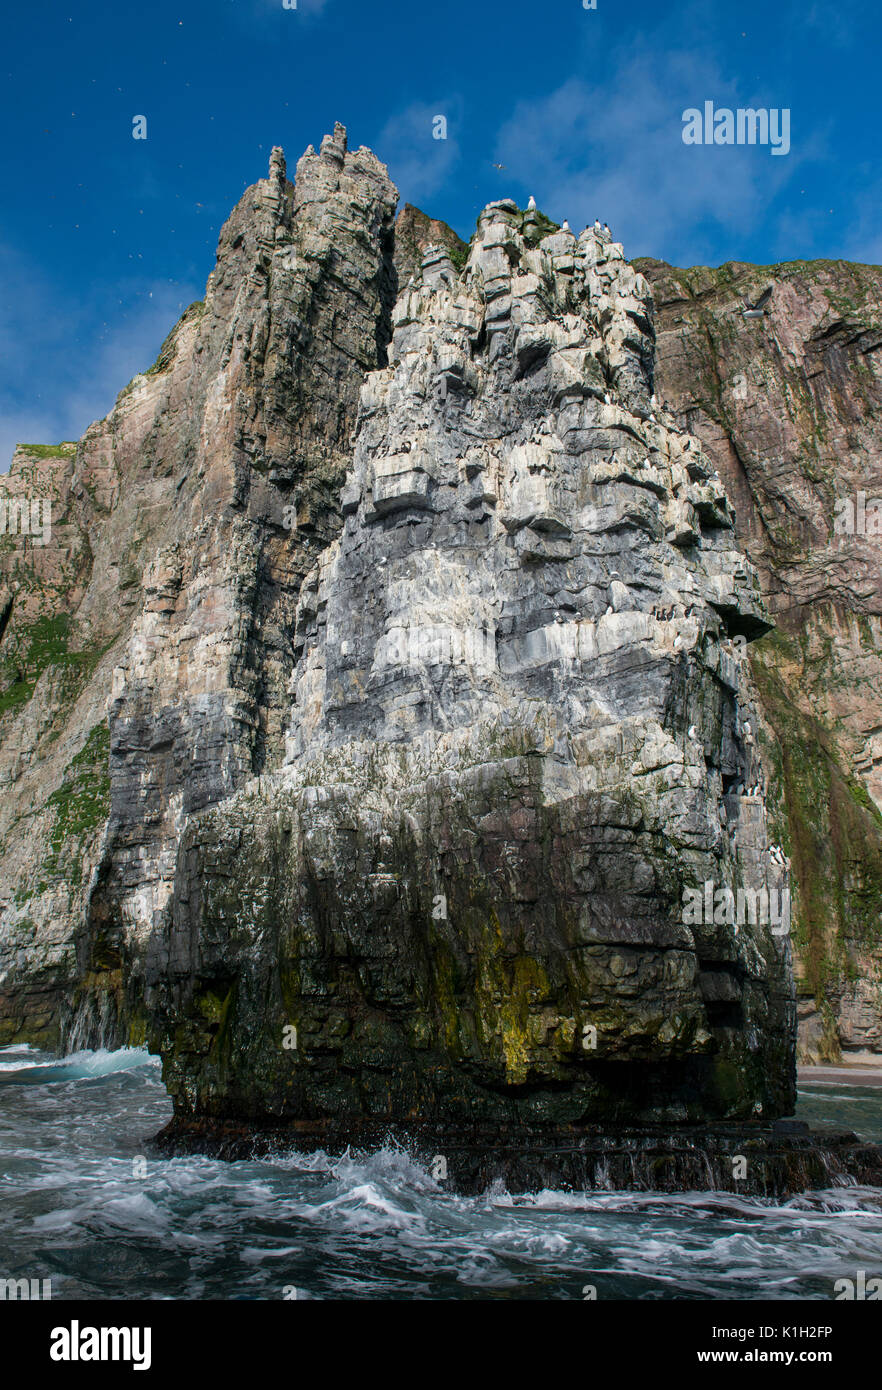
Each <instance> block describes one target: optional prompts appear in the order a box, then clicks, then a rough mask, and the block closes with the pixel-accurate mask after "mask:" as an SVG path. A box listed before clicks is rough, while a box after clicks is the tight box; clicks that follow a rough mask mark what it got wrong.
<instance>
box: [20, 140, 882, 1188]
mask: <svg viewBox="0 0 882 1390" xmlns="http://www.w3.org/2000/svg"><path fill="white" fill-rule="evenodd" d="M396 202H397V192H396V190H395V189H394V187H393V185H392V184H391V183H390V182H389V179H388V176H387V173H386V170H385V168H384V167H383V165H382V164H380V163H379V161H378V160H377V159H376V158H375V157H374V156H373V155H372V154H371V153H370V151H368V150H364V149H360V150H358V151H355V152H353V151H350V150H349V149H348V145H347V139H346V132H345V131H344V130H343V128H342V127H340V126H338V127H337V128H336V129H335V132H334V134H333V135H329V136H326V137H325V139H324V141H323V142H322V146H321V151H320V152H319V153H318V154H317V153H316V152H315V151H314V150H312V148H310V150H308V151H307V153H306V155H304V157H303V158H302V159H301V161H300V163H299V164H298V168H297V176H296V180H295V182H294V183H293V184H292V183H290V182H289V181H288V179H287V173H286V168H285V162H284V158H283V156H282V154H281V151H278V150H276V151H274V152H273V156H272V160H271V164H270V171H269V178H268V179H265V180H262V181H261V182H260V183H258V184H257V185H256V186H255V187H254V188H253V189H249V190H248V191H247V192H246V193H245V194H244V195H243V198H242V199H241V201H240V203H239V205H238V207H237V208H236V209H235V211H234V212H233V214H232V215H231V218H230V219H229V221H228V222H227V224H226V226H225V227H224V229H223V231H222V233H221V238H220V246H219V251H218V262H217V266H216V268H215V270H214V271H213V272H212V275H211V277H210V279H209V283H208V287H207V290H206V297H205V301H204V302H203V303H201V304H199V305H194V306H192V307H191V309H190V310H188V311H187V314H185V315H184V318H183V319H182V320H181V322H180V323H179V324H178V325H177V327H176V329H175V330H174V331H173V333H172V334H171V335H170V337H169V339H168V340H167V342H166V344H165V345H164V347H163V350H162V352H161V353H160V357H159V359H158V361H157V363H156V364H155V366H154V368H152V369H151V371H150V372H148V373H145V374H144V375H143V376H141V377H138V378H135V380H134V382H132V383H131V384H130V386H129V387H127V388H126V390H125V391H124V392H123V393H122V394H121V396H120V398H119V400H118V402H117V405H116V408H115V411H114V413H113V415H112V416H111V417H109V420H108V421H105V422H101V423H98V424H96V425H93V426H92V427H91V428H90V430H89V431H88V432H87V434H86V436H85V438H84V440H83V441H81V443H80V444H79V445H78V446H76V449H75V450H73V452H71V451H70V449H69V448H68V446H65V452H63V454H62V455H61V456H60V457H59V458H53V460H52V464H51V467H52V469H53V470H54V472H53V475H52V476H53V479H54V486H55V487H56V489H57V490H58V492H59V495H60V496H61V495H63V497H64V499H65V506H66V507H67V508H68V511H67V513H66V516H67V518H68V522H69V527H70V533H69V536H68V544H67V547H66V551H65V554H66V555H69V556H71V557H73V559H72V560H70V562H69V567H70V574H69V576H68V578H67V579H66V580H65V581H64V582H62V579H63V576H62V575H61V574H60V571H59V563H60V562H57V563H54V564H53V563H50V561H49V560H48V559H47V560H45V561H44V562H43V566H44V571H45V572H44V573H41V574H39V575H30V576H29V577H27V583H26V582H25V577H24V576H23V574H22V572H21V570H20V569H18V568H16V567H15V566H13V565H12V563H11V561H10V563H9V566H8V568H7V569H5V570H4V577H5V581H6V595H7V596H6V598H5V600H4V602H5V603H6V604H7V605H8V611H7V635H6V636H4V637H3V638H2V645H3V646H5V647H6V648H7V650H8V651H9V652H15V653H22V654H23V655H22V656H21V657H20V658H18V660H17V662H16V661H15V660H13V661H11V664H10V667H9V670H10V673H12V671H13V667H15V674H16V679H17V680H18V685H16V684H15V682H13V683H12V684H11V685H10V687H9V688H10V691H11V692H13V693H12V694H11V695H10V697H9V699H8V700H7V702H6V705H5V707H4V712H3V713H0V736H2V739H3V743H2V769H0V770H2V772H3V775H4V777H5V778H6V782H7V785H8V786H9V788H10V795H9V798H8V804H7V805H6V806H5V807H4V808H3V812H2V814H3V817H5V820H3V822H2V823H0V836H2V837H3V839H2V852H3V854H4V862H5V864H6V867H7V882H8V884H9V885H10V887H9V888H8V891H7V896H6V901H5V902H4V903H3V904H2V915H0V1030H2V1033H0V1036H2V1037H3V1039H4V1040H22V1041H24V1040H28V1039H30V1038H32V1037H39V1038H40V1039H41V1040H45V1039H47V1038H48V1039H51V1038H52V1037H53V1036H55V1037H60V1038H61V1039H62V1040H63V1042H64V1044H65V1045H66V1046H68V1047H73V1046H77V1045H83V1044H85V1045H95V1044H96V1043H98V1042H102V1043H105V1044H118V1043H120V1042H125V1041H130V1042H135V1043H141V1042H143V1041H145V1040H146V1042H147V1044H148V1046H149V1047H150V1048H151V1050H153V1051H155V1052H157V1053H158V1054H159V1055H160V1056H161V1058H162V1062H163V1077H164V1080H165V1083H166V1086H167V1088H168V1091H169V1093H170V1095H171V1096H172V1099H173V1101H174V1107H175V1117H174V1119H173V1120H172V1122H171V1124H170V1125H169V1126H168V1128H167V1129H166V1130H165V1131H164V1132H163V1135H162V1136H160V1140H159V1142H160V1144H161V1145H162V1147H164V1148H165V1149H167V1150H168V1149H171V1150H173V1151H184V1150H193V1149H196V1150H199V1151H204V1152H210V1153H216V1154H219V1155H221V1156H224V1157H229V1158H235V1157H241V1156H245V1155H246V1154H253V1153H260V1152H268V1151H271V1150H274V1149H276V1148H278V1147H279V1146H286V1145H291V1144H295V1145H299V1146H301V1147H306V1148H315V1147H325V1148H328V1149H339V1148H342V1147H345V1146H346V1145H354V1146H375V1145H378V1144H383V1143H386V1142H388V1141H389V1140H390V1138H391V1139H393V1140H395V1141H398V1142H401V1143H406V1144H408V1145H409V1146H410V1147H412V1148H413V1149H414V1151H416V1152H418V1153H421V1154H423V1155H425V1157H426V1158H427V1161H429V1162H430V1163H431V1164H432V1165H433V1171H436V1170H437V1175H438V1176H439V1181H442V1182H446V1183H448V1184H449V1185H450V1186H451V1187H452V1188H454V1189H456V1190H461V1191H479V1190H483V1188H484V1187H486V1186H487V1185H489V1184H491V1183H493V1182H495V1181H498V1180H501V1181H504V1182H505V1183H506V1184H507V1185H508V1186H509V1188H510V1189H511V1190H517V1189H520V1188H533V1187H537V1186H538V1187H544V1186H548V1187H559V1186H572V1187H589V1188H590V1187H619V1186H627V1187H631V1186H633V1187H639V1188H645V1189H647V1190H659V1191H671V1190H682V1189H684V1188H694V1187H713V1188H721V1189H727V1190H733V1191H742V1192H754V1193H760V1194H765V1195H770V1196H773V1195H781V1194H783V1193H787V1192H791V1191H797V1190H801V1189H803V1188H806V1187H811V1186H825V1185H828V1184H830V1183H835V1182H862V1183H874V1184H878V1183H880V1182H882V1151H880V1150H879V1149H878V1148H877V1147H875V1146H873V1145H866V1144H861V1143H859V1142H858V1140H856V1139H855V1138H854V1136H848V1135H842V1134H832V1133H831V1134H829V1135H826V1136H815V1135H810V1134H808V1133H807V1132H806V1131H805V1130H804V1128H802V1127H799V1126H794V1125H793V1124H790V1125H788V1124H787V1123H786V1122H785V1123H784V1124H783V1125H782V1124H781V1123H779V1121H780V1119H781V1117H782V1116H787V1115H789V1114H791V1113H792V1111H793V1108H794V1104H795V1076H796V1043H797V995H796V989H795V984H794V962H793V958H792V951H791V935H790V914H789V895H790V886H791V863H792V860H791V857H790V856H789V854H788V853H785V852H782V851H781V850H780V849H779V847H778V842H779V841H780V840H781V839H782V831H781V829H780V817H781V815H782V814H783V813H782V812H781V809H780V805H781V796H780V792H779V791H778V786H779V782H780V779H781V776H782V771H781V768H782V758H783V759H784V760H785V765H787V764H786V757H787V750H786V749H784V750H783V752H782V745H781V743H780V742H776V737H777V735H778V734H780V733H781V730H782V729H783V727H784V725H783V722H782V721H783V715H781V717H780V718H778V714H779V713H780V712H779V711H778V707H777V706H776V707H775V710H776V711H778V712H777V713H769V708H770V707H769V706H768V699H769V696H768V691H769V690H770V689H771V688H772V687H771V685H770V681H771V680H772V677H770V676H769V674H768V673H769V669H770V667H769V663H770V661H772V658H771V657H768V656H767V657H764V658H763V660H762V661H761V662H759V663H757V662H756V661H755V660H753V659H752V656H751V651H752V649H753V648H754V647H756V646H757V645H758V644H759V645H760V646H761V647H763V650H764V651H766V652H770V651H771V652H774V651H776V650H777V648H775V647H774V646H772V645H770V644H772V643H774V641H776V640H777V638H776V626H775V621H774V616H773V614H772V612H771V605H770V603H769V602H768V601H767V600H768V597H769V593H768V585H766V587H765V590H764V575H765V574H766V573H767V572H768V567H767V569H766V570H765V571H763V572H762V573H761V572H760V570H759V569H758V568H756V567H755V566H754V564H753V563H752V561H751V559H750V558H748V554H747V553H746V552H745V543H744V540H743V537H742V536H740V535H739V531H738V529H737V528H738V524H739V523H738V517H737V515H736V511H735V510H734V509H733V500H732V488H731V486H730V485H729V484H730V480H729V479H728V478H724V476H722V474H724V473H725V469H723V470H722V472H721V469H720V467H719V460H718V459H717V457H716V454H715V453H714V451H713V449H712V447H711V445H712V444H713V443H714V441H713V440H710V442H708V440H705V439H704V438H703V437H702V436H701V435H700V433H698V432H695V433H693V432H691V430H690V429H689V428H688V424H689V421H688V419H687V418H686V416H685V413H684V408H681V406H682V403H680V404H679V405H677V408H674V405H671V406H670V408H669V405H666V404H665V403H664V402H663V400H662V399H661V397H660V394H659V387H658V384H657V380H656V377H657V373H658V370H659V368H658V361H657V345H656V305H655V302H654V299H653V292H652V287H651V284H650V278H652V279H653V281H654V282H656V281H658V277H659V271H658V268H657V263H653V264H652V266H651V267H650V268H649V269H651V272H652V273H651V277H650V278H647V274H645V273H644V271H643V270H641V269H640V268H637V267H635V266H634V265H631V264H629V262H628V261H626V260H625V258H624V253H623V248H622V247H621V245H620V244H618V243H616V242H615V241H613V240H612V239H611V238H610V237H609V236H608V235H607V234H606V233H605V232H595V231H594V230H593V229H591V228H586V229H585V231H584V232H582V234H581V235H579V236H575V235H574V234H573V233H572V232H571V231H570V230H569V229H568V227H567V226H566V225H564V226H563V227H558V226H557V225H556V224H554V223H552V222H550V221H549V220H548V219H547V218H545V217H544V216H543V215H542V214H541V213H539V212H537V211H535V210H532V209H529V210H527V211H524V210H522V209H520V208H518V207H517V206H516V205H515V204H514V203H513V202H510V201H508V200H502V201H499V202H495V203H492V204H490V205H489V206H488V207H486V208H485V209H484V211H483V212H482V214H481V216H480V218H479V219H478V225H477V230H476V232H475V235H474V237H473V238H472V240H471V243H470V244H469V245H468V246H466V245H465V244H464V243H462V242H461V241H460V240H459V238H458V237H457V236H456V234H455V233H454V232H453V231H452V230H451V229H450V228H449V227H447V226H446V224H444V223H443V222H437V221H431V220H430V219H429V218H427V217H426V216H425V215H424V214H422V213H420V212H419V211H418V210H416V209H414V208H411V207H409V206H408V207H406V208H405V209H404V211H403V212H402V214H401V215H400V217H399V219H398V223H397V224H396V223H395V220H394V210H395V206H396ZM669 394H671V395H673V394H674V393H673V390H671V391H670V392H669ZM705 433H707V432H705ZM25 463H27V466H28V467H35V466H37V464H38V463H39V460H38V459H37V456H36V455H34V454H33V453H31V454H29V455H28V456H27V459H24V458H22V459H19V463H18V467H19V469H21V468H23V467H24V464H25ZM47 466H48V465H47ZM65 470H67V471H65ZM148 503H149V505H147V504H148ZM108 532H112V533H113V535H114V550H113V555H114V556H115V559H113V561H112V563H111V560H110V556H109V553H105V554H104V557H103V558H104V567H103V568H99V567H98V566H97V562H96V561H95V560H94V559H93V560H92V561H91V562H90V559H89V557H90V556H95V554H96V552H99V553H100V547H101V546H102V545H106V544H107V534H108ZM7 558H8V557H4V560H5V559H7ZM50 584H51V585H54V589H53V592H56V591H57V592H58V593H59V594H60V595H61V596H62V598H63V602H64V605H65V614H66V617H65V641H66V647H65V652H73V653H76V655H77V658H78V661H77V662H75V663H74V668H75V669H74V675H75V678H76V685H75V687H74V686H71V687H70V688H71V689H72V690H73V691H74V696H73V698H74V700H75V705H74V710H75V713H76V717H74V715H72V714H71V704H70V698H68V699H67V702H66V703H65V701H64V699H63V698H62V695H61V694H60V693H59V689H60V687H59V681H60V677H59V676H57V675H55V674H54V673H55V671H56V670H57V667H58V665H59V662H58V661H55V662H53V661H51V660H47V662H46V663H45V664H44V667H43V668H42V670H37V669H36V668H35V669H34V670H33V671H32V670H31V669H30V667H29V666H28V665H27V662H26V661H25V660H24V656H25V655H26V652H27V650H28V647H27V643H28V641H29V640H30V639H29V637H28V634H29V632H30V631H31V628H32V626H33V623H34V622H35V621H36V619H35V616H34V613H33V612H32V609H33V606H34V604H35V603H38V600H39V595H40V594H41V593H45V592H48V586H49V585H50ZM65 585H66V586H67V587H65ZM41 586H42V587H41ZM35 593H36V595H37V598H36V599H35V598H34V594H35ZM59 602H61V599H59ZM28 605H30V607H29V606H28ZM10 615H11V616H10ZM781 640H783V639H781ZM788 640H789V639H788ZM10 644H11V645H10ZM763 644H765V645H764V646H763ZM67 664H68V665H70V662H69V661H68V663H67ZM74 675H71V676H69V677H68V679H69V680H71V681H72V680H73V679H74ZM22 682H24V683H25V685H26V686H27V688H26V689H24V690H23V691H22V690H20V689H19V687H20V686H21V684H22ZM16 690H18V691H19V693H18V694H15V693H14V692H15V691H16ZM763 700H766V701H767V703H766V705H764V704H763ZM23 720H26V721H27V723H26V724H23V723H21V721H23ZM776 720H777V722H776ZM2 721H5V722H2ZM41 730H42V731H43V732H42V734H41V733H40V731H41ZM35 731H36V738H37V742H36V745H34V746H35V747H36V749H37V755H31V754H30V753H28V752H27V751H25V743H24V734H25V733H27V734H28V735H29V736H31V738H32V739H33V737H34V736H35ZM44 734H45V736H46V740H47V741H46V747H45V750H44V751H45V757H42V754H41V745H40V738H41V737H43V735H44ZM50 735H51V739H50ZM782 737H783V735H782ZM102 738H103V739H104V741H103V742H102ZM50 743H51V747H50ZM41 758H42V760H41ZM789 785H790V784H789V783H788V786H789ZM788 796H789V800H787V805H788V806H789V807H790V808H791V810H792V808H793V796H792V795H789V793H788ZM26 798H27V801H26V800H25V799H26ZM77 798H79V800H78V801H77ZM75 801H76V805H75V804H74V802H75ZM866 801H867V804H866V806H862V808H861V814H862V815H865V816H866V817H868V818H869V819H868V821H867V826H868V827H869V825H870V821H873V817H874V815H878V813H876V812H875V811H874V803H873V802H872V799H871V796H870V795H869V794H867V796H866ZM80 803H82V804H80ZM796 814H797V813H796V811H795V810H792V815H793V816H795V815H796ZM776 818H777V819H776ZM791 823H792V817H791ZM873 824H875V821H873ZM867 833H868V834H869V833H870V830H869V828H868V829H867ZM791 844H792V839H790V840H787V845H788V846H789V845H791ZM65 852H66V853H69V854H70V853H73V854H75V855H76V856H77V860H78V878H77V882H76V884H74V885H71V883H70V882H67V881H63V880H62V876H61V875H60V873H59V872H58V869H57V866H58V862H59V858H58V856H59V854H61V853H65ZM53 856H54V857H53ZM843 872H845V870H844V869H843ZM813 939H814V938H813ZM800 969H801V970H802V969H803V968H802V966H801V965H800ZM803 976H804V970H803V975H802V976H801V978H802V977H803ZM871 1031H872V1030H871ZM742 1168H743V1171H742Z"/></svg>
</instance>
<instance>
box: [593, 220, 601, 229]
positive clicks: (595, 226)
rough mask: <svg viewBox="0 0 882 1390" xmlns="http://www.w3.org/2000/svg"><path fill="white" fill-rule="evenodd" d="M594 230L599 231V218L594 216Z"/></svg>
mask: <svg viewBox="0 0 882 1390" xmlns="http://www.w3.org/2000/svg"><path fill="white" fill-rule="evenodd" d="M594 230H595V232H599V231H600V218H599V217H595V219H594Z"/></svg>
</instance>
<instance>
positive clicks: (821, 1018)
mask: <svg viewBox="0 0 882 1390" xmlns="http://www.w3.org/2000/svg"><path fill="white" fill-rule="evenodd" d="M639 264H640V266H641V268H642V269H643V271H644V273H645V274H646V275H647V276H648V278H649V280H650V282H651V284H652V287H653V293H654V297H655V303H656V310H657V328H658V359H657V369H656V370H657V382H658V388H657V389H658V391H659V394H660V395H661V396H662V397H664V398H665V399H666V400H667V401H668V403H669V404H670V405H671V407H672V409H673V410H674V411H675V412H676V413H677V415H678V417H679V418H680V419H681V420H682V421H683V423H684V424H687V425H688V427H689V428H690V429H692V430H694V431H695V433H696V434H697V435H698V436H699V437H700V439H701V440H702V443H703V445H704V447H705V448H706V450H707V452H708V454H709V456H710V457H711V458H712V459H713V460H714V463H715V464H716V466H717V468H718V469H719V472H720V475H721V477H722V478H723V479H724V481H725V484H726V490H727V492H728V494H729V497H730V498H731V499H732V502H733V504H734V507H735V511H736V515H737V529H738V535H739V539H740V541H741V543H742V545H743V546H744V548H745V550H746V552H747V554H748V555H749V556H750V557H751V559H752V560H753V562H754V564H755V565H756V566H757V569H758V571H759V574H760V577H761V581H762V587H763V592H764V594H765V596H766V600H767V602H768V605H769V609H770V611H771V613H772V615H773V616H774V619H775V623H776V631H775V632H774V633H770V634H769V635H768V636H767V637H765V638H764V639H763V640H762V641H761V642H758V643H757V644H756V645H755V646H754V647H753V648H752V649H751V664H752V668H753V672H754V676H755V678H756V681H757V683H758V686H759V689H760V693H761V705H762V711H763V716H764V737H765V746H766V749H767V763H768V765H767V771H768V774H769V782H768V798H769V804H770V810H771V817H772V825H773V833H774V836H775V838H777V839H778V840H780V841H781V842H782V843H783V845H784V847H785V848H786V850H787V852H788V853H789V855H790V858H791V864H792V870H793V887H794V929H795V930H794V939H795V946H796V951H797V959H798V976H799V981H800V992H801V993H802V995H803V1000H802V1002H801V1005H800V1012H801V1015H802V1018H803V1023H802V1028H801V1041H802V1047H803V1051H804V1053H805V1054H806V1055H807V1056H809V1057H812V1056H814V1057H821V1058H823V1059H835V1058H836V1057H837V1056H838V1054H839V1050H840V1047H842V1048H845V1049H846V1050H851V1051H861V1050H872V1051H876V1052H878V1051H880V1050H882V817H880V815H879V808H880V807H882V718H880V710H882V657H880V650H882V641H880V638H882V626H880V616H882V550H880V547H882V534H875V533H874V531H875V528H874V526H873V524H872V522H871V523H870V525H869V526H866V527H865V528H864V529H863V532H862V531H861V529H860V528H859V526H856V528H855V533H854V534H848V533H847V532H845V531H840V532H837V530H836V527H835V523H836V518H837V516H839V515H843V514H844V512H845V509H844V506H843V504H844V503H845V502H846V501H848V500H850V501H851V504H852V506H853V508H854V510H855V513H857V494H858V493H859V492H864V493H865V494H866V498H867V499H873V498H880V497H882V455H880V449H879V439H880V420H882V351H880V349H882V271H880V270H879V269H878V268H876V267H873V266H860V265H848V264H845V263H843V262H823V263H817V264H806V263H801V262H797V263H794V264H792V265H782V266H771V267H767V268H758V267H754V266H744V265H738V264H734V265H728V266H723V267H722V268H721V269H720V270H707V269H704V268H699V269H693V270H689V271H682V270H675V269H673V268H672V267H670V266H667V265H664V264H663V263H661V262H651V261H650V262H640V263H639ZM767 286H772V287H773V293H772V296H771V299H770V301H769V303H768V305H767V311H766V314H765V316H764V317H762V318H761V319H758V320H757V319H753V320H750V319H745V318H744V317H743V315H742V313H741V309H742V298H741V297H742V296H746V297H748V298H750V299H751V300H753V299H754V298H755V297H756V295H757V294H759V293H760V292H761V291H762V290H763V289H765V288H766V287H767ZM855 520H856V522H857V520H858V517H857V515H856V517H855Z"/></svg>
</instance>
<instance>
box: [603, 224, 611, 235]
mask: <svg viewBox="0 0 882 1390" xmlns="http://www.w3.org/2000/svg"><path fill="white" fill-rule="evenodd" d="M603 230H604V231H605V232H606V234H607V236H612V232H611V231H610V229H609V227H608V226H607V225H606V223H605V222H604V224H603Z"/></svg>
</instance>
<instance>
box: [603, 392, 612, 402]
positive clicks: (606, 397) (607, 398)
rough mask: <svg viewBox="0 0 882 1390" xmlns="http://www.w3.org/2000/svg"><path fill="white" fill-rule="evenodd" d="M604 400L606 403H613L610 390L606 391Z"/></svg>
mask: <svg viewBox="0 0 882 1390" xmlns="http://www.w3.org/2000/svg"><path fill="white" fill-rule="evenodd" d="M603 400H604V404H605V405H612V396H611V395H610V394H609V392H608V391H604V393H603Z"/></svg>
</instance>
